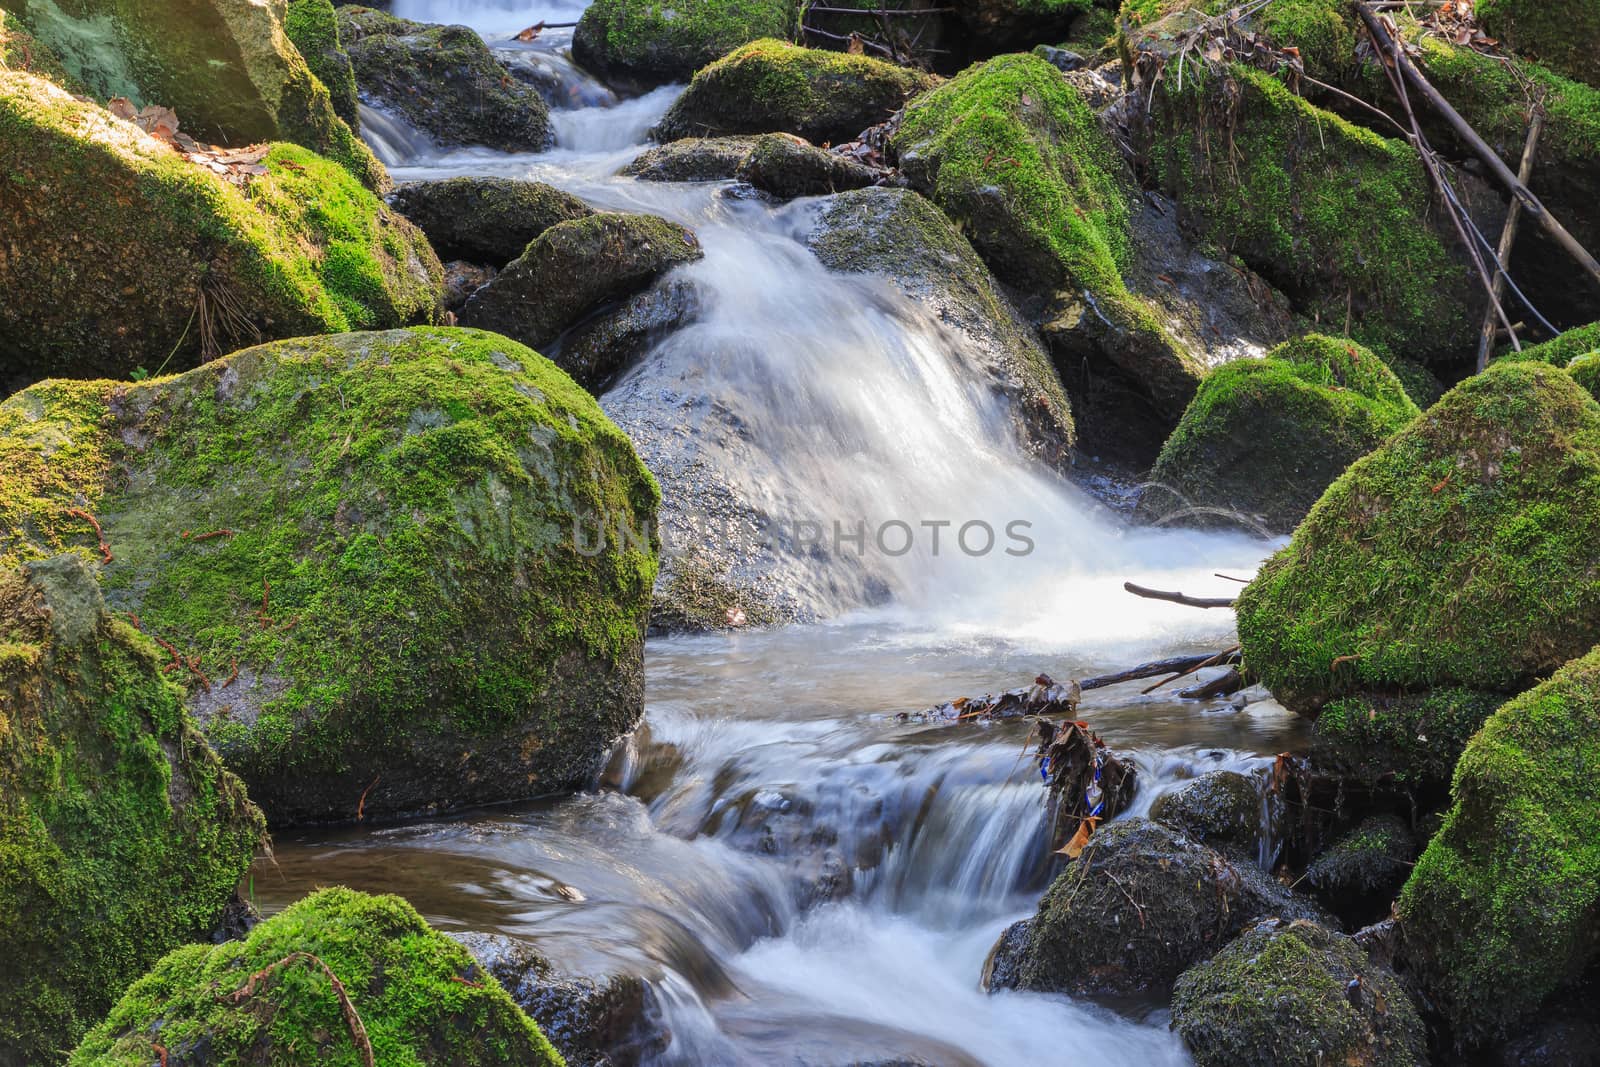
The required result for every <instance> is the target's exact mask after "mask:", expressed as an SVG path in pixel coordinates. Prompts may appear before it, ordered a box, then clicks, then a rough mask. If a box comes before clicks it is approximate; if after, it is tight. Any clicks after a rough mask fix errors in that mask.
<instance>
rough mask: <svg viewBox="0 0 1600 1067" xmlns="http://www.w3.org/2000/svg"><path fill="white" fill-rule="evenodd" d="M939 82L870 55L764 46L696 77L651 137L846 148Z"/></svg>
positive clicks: (758, 43) (757, 43)
mask: <svg viewBox="0 0 1600 1067" xmlns="http://www.w3.org/2000/svg"><path fill="white" fill-rule="evenodd" d="M934 81H936V79H935V78H933V76H931V75H928V74H924V73H922V72H921V71H915V70H909V69H907V68H905V67H901V66H896V65H895V64H893V63H885V62H884V61H883V60H880V59H873V58H871V57H870V56H852V55H846V54H845V53H842V52H825V51H822V50H821V49H816V48H800V47H797V46H795V45H792V44H789V43H788V42H786V41H777V40H771V39H765V40H759V41H754V42H751V43H750V44H747V45H745V46H743V47H742V48H738V49H736V50H734V51H733V52H730V53H729V54H728V55H726V56H724V57H723V58H721V59H719V60H717V61H716V62H715V63H712V64H711V65H710V66H707V67H705V68H703V69H702V70H700V71H699V72H698V73H697V74H695V76H694V80H693V81H691V82H690V83H689V88H688V89H687V90H685V91H684V93H683V95H682V96H680V97H679V98H678V99H677V100H676V101H675V102H674V103H673V105H672V108H671V110H669V111H668V112H667V114H666V115H665V116H664V117H663V118H662V120H661V122H660V124H659V125H658V126H657V127H656V129H655V131H654V134H655V136H656V138H657V139H658V140H662V141H675V140H678V139H679V138H682V137H693V136H714V135H722V134H740V133H792V134H796V135H797V136H800V137H804V138H806V139H807V140H809V141H815V142H817V143H819V144H821V143H825V142H844V141H848V140H850V139H852V138H854V137H855V136H856V135H857V134H859V133H860V132H861V131H862V130H863V129H865V128H866V127H868V126H872V125H875V124H877V123H879V122H882V121H883V120H885V119H887V118H888V117H889V116H890V115H892V114H893V113H894V112H896V111H898V110H899V109H900V107H901V106H902V105H904V104H905V102H906V100H907V99H908V98H909V97H911V96H912V95H914V94H915V93H917V92H920V91H922V90H924V89H927V88H928V87H929V86H930V85H931V84H933V83H934Z"/></svg>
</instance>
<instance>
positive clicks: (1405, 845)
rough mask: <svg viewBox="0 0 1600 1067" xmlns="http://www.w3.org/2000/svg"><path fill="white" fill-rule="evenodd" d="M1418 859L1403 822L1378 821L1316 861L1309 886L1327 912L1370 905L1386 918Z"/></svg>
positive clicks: (1373, 818)
mask: <svg viewBox="0 0 1600 1067" xmlns="http://www.w3.org/2000/svg"><path fill="white" fill-rule="evenodd" d="M1416 857H1417V839H1416V837H1415V836H1413V834H1412V833H1411V828H1410V827H1408V826H1407V825H1406V824H1405V821H1404V820H1402V819H1400V818H1399V817H1398V816H1394V815H1374V816H1371V817H1369V818H1366V819H1363V820H1362V821H1361V823H1360V825H1358V826H1357V827H1356V828H1355V829H1354V830H1351V831H1350V832H1349V833H1348V834H1346V835H1344V836H1343V837H1341V838H1340V839H1339V840H1337V841H1335V842H1334V843H1333V844H1332V845H1330V846H1329V847H1328V848H1327V849H1326V850H1325V851H1324V852H1322V853H1321V854H1320V855H1319V856H1317V858H1316V859H1314V860H1312V861H1311V866H1309V867H1307V868H1306V881H1307V882H1309V883H1310V884H1311V885H1312V886H1315V887H1316V889H1317V891H1318V893H1319V894H1320V895H1321V897H1322V899H1323V900H1324V901H1325V902H1326V903H1327V904H1328V906H1329V907H1332V908H1335V909H1337V910H1341V911H1344V910H1347V909H1352V908H1353V907H1355V906H1357V905H1359V903H1360V902H1361V901H1363V900H1366V901H1369V902H1371V903H1372V904H1373V905H1375V907H1376V909H1377V910H1378V911H1379V913H1380V915H1381V914H1387V913H1388V910H1389V902H1390V901H1391V900H1393V899H1394V894H1395V892H1396V891H1397V890H1398V889H1399V888H1400V886H1401V885H1402V884H1404V883H1405V880H1406V878H1407V877H1408V876H1409V875H1410V874H1411V861H1412V860H1414V859H1416ZM1380 902H1381V903H1380Z"/></svg>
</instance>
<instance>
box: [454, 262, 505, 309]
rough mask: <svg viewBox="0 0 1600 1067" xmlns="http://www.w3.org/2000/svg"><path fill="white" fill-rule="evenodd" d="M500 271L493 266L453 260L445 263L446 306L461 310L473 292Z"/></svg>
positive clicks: (490, 280) (486, 283)
mask: <svg viewBox="0 0 1600 1067" xmlns="http://www.w3.org/2000/svg"><path fill="white" fill-rule="evenodd" d="M499 273H500V272H499V271H497V270H495V269H494V268H493V267H480V266H478V265H476V264H474V263H465V262H463V261H461V260H459V259H458V260H453V261H452V262H449V263H446V264H445V265H444V306H445V307H446V308H447V309H449V310H450V311H459V310H460V308H461V305H462V304H465V303H466V302H467V298H468V297H470V296H471V295H472V294H473V293H475V292H477V291H478V290H479V289H482V288H483V287H484V286H485V285H488V284H489V283H490V282H492V281H494V276H495V275H496V274H499Z"/></svg>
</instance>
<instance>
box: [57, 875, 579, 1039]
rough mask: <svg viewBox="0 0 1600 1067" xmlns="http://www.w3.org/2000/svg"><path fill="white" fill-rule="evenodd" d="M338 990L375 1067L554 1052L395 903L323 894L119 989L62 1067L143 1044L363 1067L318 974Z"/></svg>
mask: <svg viewBox="0 0 1600 1067" xmlns="http://www.w3.org/2000/svg"><path fill="white" fill-rule="evenodd" d="M297 952H301V953H309V954H311V955H313V956H315V957H316V958H317V959H319V960H321V961H322V963H324V964H326V965H327V968H328V970H329V971H332V972H333V974H334V975H335V976H337V977H338V979H339V981H340V982H341V983H342V984H343V986H344V988H345V990H346V992H347V994H348V996H349V998H350V1003H351V1005H352V1006H353V1007H354V1008H355V1010H356V1013H357V1014H358V1015H359V1016H360V1018H361V1022H362V1024H363V1026H364V1028H365V1031H366V1035H367V1038H368V1040H369V1041H370V1042H371V1045H372V1052H373V1058H374V1059H375V1060H376V1062H378V1063H380V1064H383V1065H384V1067H426V1065H440V1067H443V1065H446V1064H449V1065H460V1067H491V1065H493V1067H517V1065H524V1064H526V1065H528V1067H560V1065H561V1063H562V1059H561V1056H560V1055H559V1054H558V1053H557V1052H556V1051H555V1049H553V1048H551V1046H550V1043H549V1042H548V1041H547V1040H545V1037H544V1035H543V1034H541V1033H540V1032H539V1028H538V1027H537V1026H535V1025H534V1023H533V1022H532V1020H530V1019H529V1018H528V1017H527V1016H526V1015H524V1014H523V1013H522V1010H521V1009H520V1008H518V1007H517V1006H516V1004H515V1003H513V1002H512V1000H511V998H510V997H509V996H508V995H507V994H506V991H505V990H504V989H502V988H501V986H500V983H499V982H497V981H496V980H495V978H494V976H493V975H491V974H489V973H488V972H487V971H485V970H484V969H483V968H482V967H480V966H479V965H478V964H477V962H476V961H475V960H473V958H472V956H471V954H470V953H468V952H467V950H466V949H465V948H463V947H461V946H460V945H459V944H457V943H456V942H455V941H452V940H451V939H450V938H448V937H446V936H444V935H443V934H441V933H439V932H438V931H436V930H434V929H432V928H431V927H430V926H429V925H428V924H427V923H426V922H424V921H423V919H422V917H421V916H420V915H418V914H417V913H416V910H415V909H414V908H412V907H411V905H409V904H407V903H406V902H405V901H404V900H401V899H400V898H399V897H394V896H368V895H366V894H364V893H357V892H355V891H353V890H350V889H342V888H336V889H324V890H322V891H320V892H318V893H315V894H313V895H312V896H309V897H307V898H305V899H304V900H302V901H300V902H299V903H296V904H294V905H292V906H290V907H289V908H286V909H285V910H284V911H283V912H282V913H281V914H279V915H276V916H274V917H272V918H271V919H268V920H267V921H266V922H264V923H261V924H260V925H259V926H257V927H256V928H255V929H254V930H252V931H251V932H250V936H249V937H248V938H246V939H245V940H243V941H230V942H227V943H226V944H222V945H216V946H210V945H192V946H190V947H188V948H183V949H179V950H178V951H176V952H174V953H172V954H171V955H169V956H167V957H166V958H165V959H163V960H162V961H161V962H160V963H159V964H158V965H157V966H156V968H155V969H154V970H153V971H151V972H150V974H148V975H147V976H145V977H144V978H143V979H141V980H140V981H139V982H138V983H137V984H136V985H134V987H133V988H132V989H130V990H128V992H127V995H126V996H124V997H123V998H122V1000H121V1001H120V1002H119V1003H118V1004H117V1006H116V1007H115V1008H114V1009H112V1012H111V1015H110V1017H109V1018H107V1019H106V1021H105V1022H104V1023H102V1024H101V1025H100V1026H99V1027H97V1028H96V1029H95V1031H94V1032H93V1033H92V1034H90V1035H89V1036H88V1037H87V1038H86V1039H85V1040H84V1042H83V1044H82V1045H80V1046H79V1047H78V1049H77V1051H75V1052H74V1053H73V1054H72V1058H71V1060H70V1061H69V1062H70V1063H71V1064H72V1065H73V1067H89V1065H91V1064H93V1065H96V1067H115V1065H125V1067H147V1065H148V1064H149V1063H150V1060H151V1040H152V1035H154V1036H156V1037H158V1038H159V1040H160V1041H161V1043H162V1044H163V1045H164V1046H165V1047H166V1049H167V1054H168V1056H169V1057H171V1058H172V1060H173V1061H174V1062H175V1063H184V1064H194V1065H197V1067H202V1065H216V1067H221V1065H223V1064H233V1063H247V1064H257V1063H259V1064H279V1063H307V1062H316V1063H322V1064H330V1065H336V1067H357V1065H359V1064H360V1063H361V1062H362V1059H361V1056H360V1054H359V1053H358V1052H357V1051H356V1046H355V1043H354V1040H353V1038H352V1037H351V1031H350V1026H349V1024H348V1023H347V1022H346V1020H345V1018H344V1016H343V1014H342V1013H341V1010H340V1004H339V999H338V997H337V995H336V994H335V992H334V990H333V986H332V983H331V982H330V980H329V978H328V976H327V974H326V973H325V972H324V971H323V970H322V968H321V967H319V966H317V965H316V963H314V962H310V961H306V960H297V961H296V962H294V963H290V964H285V965H282V966H279V967H277V968H275V969H274V970H272V971H271V972H270V974H268V975H267V976H265V977H263V978H261V979H259V980H258V981H256V982H255V992H254V994H253V995H251V996H247V997H244V998H241V1000H240V1002H239V1003H237V1004H235V1003H232V1002H231V1000H230V999H225V998H228V997H230V995H231V994H233V993H235V992H236V991H238V990H240V989H243V988H245V987H246V983H247V982H249V981H250V978H251V975H252V974H254V973H256V972H259V971H261V970H263V969H265V968H268V967H272V965H273V964H275V963H278V961H280V960H282V959H284V958H285V957H287V956H289V955H290V954H291V953H297Z"/></svg>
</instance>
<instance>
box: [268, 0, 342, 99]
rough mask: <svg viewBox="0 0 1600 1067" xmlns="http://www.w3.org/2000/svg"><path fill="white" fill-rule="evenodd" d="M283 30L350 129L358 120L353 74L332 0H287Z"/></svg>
mask: <svg viewBox="0 0 1600 1067" xmlns="http://www.w3.org/2000/svg"><path fill="white" fill-rule="evenodd" d="M283 29H284V32H285V33H287V34H288V35H289V40H290V41H291V42H293V43H294V46H295V48H297V49H299V51H300V55H301V56H303V57H304V58H305V61H306V65H307V66H308V67H310V68H311V73H313V74H315V75H316V76H317V78H318V79H320V80H321V82H322V84H323V85H324V86H326V87H327V89H328V93H329V95H330V96H331V97H332V100H333V110H334V111H335V113H337V114H338V116H339V117H340V118H341V119H343V120H344V121H345V122H346V123H348V124H349V126H350V127H351V128H352V129H355V128H356V127H357V126H358V125H359V124H360V116H359V114H358V112H357V107H356V103H357V101H356V75H355V69H354V68H353V67H352V66H351V65H350V57H349V56H348V55H346V54H345V50H344V45H343V44H341V43H340V41H339V21H338V19H337V18H336V17H335V16H334V13H333V0H289V8H288V11H287V13H286V14H285V15H284V19H283Z"/></svg>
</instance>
